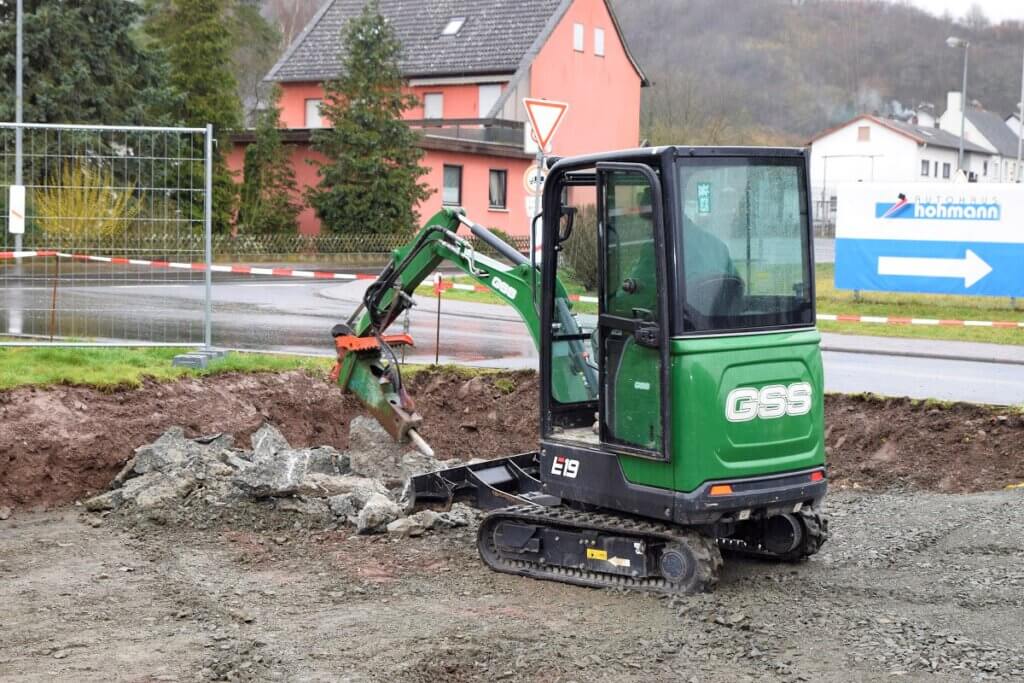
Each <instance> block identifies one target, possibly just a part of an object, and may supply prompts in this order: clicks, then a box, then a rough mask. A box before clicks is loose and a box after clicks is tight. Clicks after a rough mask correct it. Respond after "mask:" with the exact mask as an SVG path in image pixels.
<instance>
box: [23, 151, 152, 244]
mask: <svg viewBox="0 0 1024 683" xmlns="http://www.w3.org/2000/svg"><path fill="white" fill-rule="evenodd" d="M33 199H34V202H35V207H34V208H35V214H36V216H35V219H36V222H37V223H38V225H39V227H40V228H41V229H42V231H43V232H44V233H46V235H47V236H48V237H62V238H73V237H81V236H85V235H88V236H90V237H111V236H114V235H119V234H121V233H123V232H124V231H125V229H126V228H127V226H128V222H129V221H130V220H132V219H133V218H135V217H136V216H137V215H138V213H139V209H140V204H139V202H138V200H136V199H134V198H133V197H132V193H131V192H130V191H128V190H126V189H119V190H115V189H114V176H113V173H111V172H110V171H106V172H104V171H102V170H99V169H96V170H91V169H89V168H86V166H85V165H84V164H67V165H65V166H64V170H63V171H62V172H61V173H60V175H59V176H54V178H53V180H52V181H51V183H50V187H47V188H46V189H44V190H42V191H40V192H36V193H35V194H34V197H33Z"/></svg>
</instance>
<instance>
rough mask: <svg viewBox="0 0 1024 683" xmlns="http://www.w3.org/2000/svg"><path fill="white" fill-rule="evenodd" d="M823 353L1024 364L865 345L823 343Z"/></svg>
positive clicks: (1018, 360)
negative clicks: (865, 346) (876, 347)
mask: <svg viewBox="0 0 1024 683" xmlns="http://www.w3.org/2000/svg"><path fill="white" fill-rule="evenodd" d="M821 350H822V352H823V353H856V354H860V355H864V356H893V357H895V358H926V359H931V360H952V361H961V362H964V363H989V364H992V365H1024V359H1018V358H994V357H992V356H964V355H958V354H955V353H935V352H929V351H899V350H895V349H870V348H863V347H858V348H855V347H852V346H850V347H847V346H833V345H831V344H830V345H827V346H826V345H825V344H822V345H821Z"/></svg>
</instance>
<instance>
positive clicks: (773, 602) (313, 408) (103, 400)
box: [0, 371, 1024, 683]
mask: <svg viewBox="0 0 1024 683" xmlns="http://www.w3.org/2000/svg"><path fill="white" fill-rule="evenodd" d="M410 384H411V387H410V389H411V391H412V392H413V394H414V395H415V396H416V397H417V400H418V402H419V407H420V410H421V412H422V413H423V414H424V416H425V417H426V419H427V424H426V426H425V427H424V430H423V431H424V434H425V436H426V437H427V438H428V439H429V440H431V441H432V442H433V443H434V445H435V447H437V450H438V454H439V456H441V457H453V456H455V457H462V458H466V457H470V456H478V455H484V456H487V455H499V454H503V453H510V452H515V451H521V450H525V449H527V448H529V447H530V446H532V445H533V443H534V441H535V439H536V423H537V414H536V394H537V382H536V378H535V376H534V375H532V374H530V373H525V374H503V375H488V376H485V377H482V378H478V379H473V380H466V379H465V378H461V377H459V376H457V375H454V374H452V373H449V372H447V371H445V372H440V373H438V372H434V373H427V374H423V375H419V376H417V377H416V378H415V379H414V380H411V381H410ZM826 407H827V423H828V430H829V432H828V437H827V442H828V448H829V451H830V453H831V455H830V462H831V479H832V485H833V489H832V492H831V493H830V494H829V496H828V497H827V498H826V502H825V507H826V511H827V513H828V514H829V516H830V518H831V527H830V528H831V538H830V540H829V542H828V543H827V544H826V545H825V546H824V547H823V549H822V551H821V552H820V553H819V554H818V555H816V556H814V557H813V558H811V559H810V560H809V561H807V562H804V563H800V564H796V565H792V564H779V563H768V562H762V561H756V560H749V559H743V558H738V557H735V556H727V557H726V562H725V566H724V569H723V572H722V576H721V582H720V584H719V587H718V589H717V591H716V592H715V593H714V594H711V595H700V596H689V597H677V598H672V599H659V598H656V597H653V596H651V595H645V594H637V593H630V592H619V591H612V590H603V591H602V590H592V589H586V588H580V587H576V586H572V585H567V584H559V583H549V582H542V581H533V580H530V579H525V578H520V577H515V576H510V575H506V574H499V573H495V572H492V571H489V570H488V569H486V568H485V566H484V565H483V564H482V563H481V562H480V560H479V557H478V556H477V551H476V544H475V541H474V539H475V534H476V529H475V528H474V526H473V525H470V526H469V527H459V528H455V529H448V530H436V531H431V532H427V533H425V534H424V535H423V536H420V537H416V538H399V537H397V536H394V535H389V534H386V535H376V536H360V535H356V534H355V533H354V532H353V531H352V530H351V529H349V528H347V527H345V526H339V525H337V524H326V523H324V522H323V520H321V519H320V518H318V517H315V516H309V515H303V514H300V513H298V512H295V511H294V509H291V508H289V509H286V508H284V507H282V506H279V505H275V504H274V502H273V501H258V502H248V503H245V504H240V505H236V506H231V505H228V506H222V507H218V506H209V507H205V508H198V507H197V508H194V509H193V508H189V510H190V511H191V512H189V514H184V513H182V514H181V515H179V516H167V517H165V516H154V515H152V514H146V513H143V512H133V511H132V510H125V511H118V512H112V513H101V514H92V513H86V512H82V511H81V509H79V508H76V507H70V506H65V507H60V508H58V509H54V510H48V511H30V510H26V509H24V508H25V507H29V506H46V505H54V504H56V503H61V502H64V501H70V500H72V499H74V498H77V497H79V496H82V495H84V493H85V491H86V489H88V488H93V489H98V488H103V487H105V486H106V485H107V483H108V482H109V480H110V479H111V478H112V477H113V476H114V474H115V473H116V472H117V470H118V469H119V468H120V466H121V463H122V462H123V461H124V460H125V459H126V458H127V457H128V456H129V455H130V454H131V452H132V449H133V448H134V447H136V446H139V445H142V444H145V443H149V442H150V441H152V440H153V438H155V437H156V436H157V435H158V434H159V433H160V432H162V431H163V430H164V429H165V428H167V427H168V426H171V425H173V424H180V425H182V426H184V427H185V428H186V430H187V431H188V433H189V434H192V435H197V434H201V433H211V432H218V431H225V432H232V433H234V434H235V436H236V439H244V438H245V437H247V436H248V434H249V433H250V432H251V431H253V430H254V429H255V428H257V427H258V425H259V424H260V423H261V422H262V421H264V420H269V421H271V422H273V423H274V424H276V425H277V426H278V427H279V428H281V430H282V431H283V432H284V434H285V436H286V437H287V438H288V440H289V441H291V442H292V445H293V446H304V445H312V444H329V445H333V446H335V447H336V448H339V449H340V448H344V447H345V446H346V443H345V439H346V438H347V432H348V429H347V427H348V423H349V422H350V421H351V420H352V419H353V418H354V417H355V416H356V415H357V414H358V413H359V411H358V408H357V406H355V405H354V404H353V403H352V402H351V400H350V399H347V398H344V397H342V396H340V395H339V393H338V391H337V389H336V388H335V387H332V386H330V385H329V384H327V383H326V382H325V381H323V380H322V379H317V378H313V377H310V376H307V375H304V374H300V373H288V374H284V375H244V376H242V375H232V376H222V377H216V378H210V379H205V380H201V381H199V380H187V381H181V382H176V383H171V384H159V385H158V384H148V385H146V386H144V387H142V388H140V389H136V390H125V391H115V392H109V393H102V392H96V391H94V390H91V389H83V388H71V387H58V388H54V389H47V390H31V389H20V390H16V391H11V392H6V393H2V394H0V604H3V605H4V609H3V610H2V613H0V680H8V679H9V680H18V681H22V680H26V681H44V680H116V681H204V680H238V681H273V680H280V681H292V680H302V681H306V680H308V681H327V680H331V681H334V680H341V681H351V682H353V683H363V682H367V683H376V682H377V681H413V682H416V681H422V682H424V683H426V682H431V683H433V682H435V681H529V682H531V683H533V682H536V683H555V682H558V683H561V682H565V683H569V682H570V681H605V680H615V681H623V682H626V683H641V682H643V683H648V682H651V681H707V682H708V683H733V682H735V681H750V682H752V681H784V682H786V683H801V682H805V681H824V682H825V683H844V682H845V681H876V680H890V679H897V680H908V681H931V680H942V681H975V680H978V681H987V680H1013V679H1018V680H1019V679H1020V678H1021V677H1024V643H1022V642H1021V639H1020V624H1021V623H1024V591H1022V588H1024V569H1022V566H1024V565H1022V560H1024V505H1022V503H1024V491H1020V490H1014V491H997V492H984V493H969V494H952V493H938V492H933V491H926V490H922V489H939V490H948V491H973V490H980V489H993V488H1002V487H1003V486H1004V485H1006V484H1007V483H1010V482H1011V481H1020V480H1022V479H1024V471H1022V467H1021V465H1020V464H1019V461H1020V456H1019V448H1020V444H1021V443H1024V419H1022V416H1021V414H1020V413H1017V412H1011V411H1001V410H996V409H990V408H984V407H976V406H938V405H935V406H933V405H927V404H924V405H922V404H918V403H914V402H910V401H902V400H878V399H869V398H863V397H843V396H829V397H828V399H827V402H826ZM354 440H355V439H354ZM843 489H845V490H843ZM854 489H861V490H854ZM866 489H875V490H877V491H878V492H874V491H872V492H869V491H867V490H866ZM3 501H8V504H9V503H11V502H13V503H15V504H16V506H17V507H18V508H19V509H16V510H14V511H13V512H11V511H8V510H5V509H4V505H3ZM289 510H291V511H289ZM8 515H9V518H7V517H8Z"/></svg>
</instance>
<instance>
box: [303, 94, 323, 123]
mask: <svg viewBox="0 0 1024 683" xmlns="http://www.w3.org/2000/svg"><path fill="white" fill-rule="evenodd" d="M323 105H324V101H323V100H322V99H320V98H317V97H310V98H307V99H306V110H305V117H306V118H305V124H306V128H323V127H324V113H323ZM310 107H316V112H315V114H314V112H313V111H311V110H310Z"/></svg>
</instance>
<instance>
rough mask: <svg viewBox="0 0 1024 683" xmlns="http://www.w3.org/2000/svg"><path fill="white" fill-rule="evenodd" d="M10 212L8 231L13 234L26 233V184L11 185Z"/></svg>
mask: <svg viewBox="0 0 1024 683" xmlns="http://www.w3.org/2000/svg"><path fill="white" fill-rule="evenodd" d="M8 206H10V212H9V214H8V218H7V231H8V232H9V233H11V234H12V235H24V234H25V186H24V185H11V200H10V203H9V204H8Z"/></svg>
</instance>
